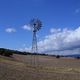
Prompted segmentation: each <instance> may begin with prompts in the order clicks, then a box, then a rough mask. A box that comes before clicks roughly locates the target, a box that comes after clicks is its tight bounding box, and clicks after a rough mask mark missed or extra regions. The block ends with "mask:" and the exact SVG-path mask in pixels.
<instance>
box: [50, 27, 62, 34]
mask: <svg viewBox="0 0 80 80" xmlns="http://www.w3.org/2000/svg"><path fill="white" fill-rule="evenodd" d="M60 31H61V29H60V28H59V29H55V28H51V29H50V32H51V33H57V32H60Z"/></svg>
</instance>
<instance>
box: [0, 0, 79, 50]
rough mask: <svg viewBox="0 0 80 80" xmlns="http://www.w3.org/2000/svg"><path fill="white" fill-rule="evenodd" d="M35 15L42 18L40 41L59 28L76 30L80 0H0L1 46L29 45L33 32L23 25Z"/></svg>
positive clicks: (16, 47)
mask: <svg viewBox="0 0 80 80" xmlns="http://www.w3.org/2000/svg"><path fill="white" fill-rule="evenodd" d="M32 18H39V19H40V20H41V21H42V23H43V27H42V29H41V30H40V31H39V32H38V40H41V41H44V42H45V37H46V36H50V35H55V34H56V33H57V32H59V31H60V30H61V31H60V32H61V33H62V32H63V30H64V29H67V31H76V30H77V29H79V26H80V0H0V36H1V37H0V47H4V48H10V49H24V48H25V47H26V48H28V47H30V46H31V43H32V42H31V41H32V33H31V31H30V30H28V29H24V26H25V25H27V24H28V23H29V21H30V20H31V19H32ZM68 29H69V30H68ZM55 31H56V33H54V32H55ZM57 34H58V33H57ZM63 34H64V33H63ZM77 35H78V34H77ZM78 38H79V37H78ZM79 41H80V40H79ZM39 42H40V41H39ZM53 43H54V42H53ZM51 51H54V49H53V50H51Z"/></svg>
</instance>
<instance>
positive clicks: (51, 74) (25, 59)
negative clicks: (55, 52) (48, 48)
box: [0, 54, 80, 80]
mask: <svg viewBox="0 0 80 80" xmlns="http://www.w3.org/2000/svg"><path fill="white" fill-rule="evenodd" d="M0 80H80V60H77V59H74V58H60V59H57V58H54V57H50V56H31V55H27V56H26V55H16V54H15V55H13V57H12V58H7V57H2V56H0Z"/></svg>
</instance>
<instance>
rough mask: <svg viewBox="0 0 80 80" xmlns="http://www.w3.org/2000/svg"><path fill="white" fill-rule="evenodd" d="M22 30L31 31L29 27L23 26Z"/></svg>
mask: <svg viewBox="0 0 80 80" xmlns="http://www.w3.org/2000/svg"><path fill="white" fill-rule="evenodd" d="M22 28H23V29H24V30H28V31H30V30H31V27H30V26H29V25H24V26H23V27H22Z"/></svg>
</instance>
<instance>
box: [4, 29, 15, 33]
mask: <svg viewBox="0 0 80 80" xmlns="http://www.w3.org/2000/svg"><path fill="white" fill-rule="evenodd" d="M5 31H6V32H8V33H13V32H16V29H14V28H7V29H6V30H5Z"/></svg>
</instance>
